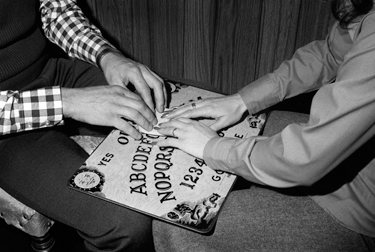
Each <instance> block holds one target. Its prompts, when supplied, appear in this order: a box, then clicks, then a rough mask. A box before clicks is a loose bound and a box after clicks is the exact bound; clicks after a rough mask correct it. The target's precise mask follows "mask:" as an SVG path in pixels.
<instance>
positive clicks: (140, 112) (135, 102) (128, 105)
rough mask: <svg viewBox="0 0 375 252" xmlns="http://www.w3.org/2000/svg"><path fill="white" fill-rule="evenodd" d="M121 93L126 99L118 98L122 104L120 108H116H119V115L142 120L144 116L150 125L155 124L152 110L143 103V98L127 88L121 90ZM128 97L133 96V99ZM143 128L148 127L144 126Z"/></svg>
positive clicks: (155, 119)
mask: <svg viewBox="0 0 375 252" xmlns="http://www.w3.org/2000/svg"><path fill="white" fill-rule="evenodd" d="M122 94H123V95H124V96H125V97H126V98H127V99H119V101H118V102H119V104H120V105H121V106H122V108H118V109H120V110H119V111H120V112H118V114H119V115H120V116H125V117H126V118H129V119H130V120H133V121H137V120H142V119H143V118H144V119H146V120H147V121H148V123H150V124H152V125H156V124H157V118H156V116H155V114H154V112H153V111H151V109H150V108H149V107H148V106H147V105H146V104H145V102H144V101H143V99H141V98H140V97H139V96H138V95H136V94H134V93H133V92H130V91H128V90H123V92H122ZM129 97H134V99H133V98H129ZM129 109H130V110H129ZM139 116H140V117H139ZM138 117H139V118H138ZM142 125H144V124H142ZM144 129H149V127H146V128H144Z"/></svg>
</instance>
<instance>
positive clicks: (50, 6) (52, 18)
mask: <svg viewBox="0 0 375 252" xmlns="http://www.w3.org/2000/svg"><path fill="white" fill-rule="evenodd" d="M76 2H77V1H76V0H59V1H57V0H40V12H41V16H42V23H43V26H42V28H43V30H44V33H45V35H46V36H47V38H48V39H49V40H50V41H52V42H53V43H55V44H57V45H58V46H60V47H61V48H62V49H63V50H64V51H65V52H66V53H67V54H68V55H69V56H70V57H73V58H78V59H81V60H84V61H86V62H89V63H91V64H93V65H96V56H97V54H98V52H99V50H100V48H101V47H102V46H110V47H113V46H112V45H111V44H110V43H109V42H108V41H107V40H105V39H104V38H103V36H102V35H101V32H100V30H99V29H98V28H97V27H95V26H94V25H93V24H91V23H90V22H89V21H88V20H87V18H86V17H85V16H84V14H83V13H82V10H81V9H80V8H79V7H78V6H77V3H76Z"/></svg>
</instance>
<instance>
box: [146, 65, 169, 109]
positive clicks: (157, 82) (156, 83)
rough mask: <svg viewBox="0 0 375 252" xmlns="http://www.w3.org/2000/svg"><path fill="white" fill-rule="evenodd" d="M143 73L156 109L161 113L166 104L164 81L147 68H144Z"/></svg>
mask: <svg viewBox="0 0 375 252" xmlns="http://www.w3.org/2000/svg"><path fill="white" fill-rule="evenodd" d="M144 71H146V72H144V73H143V74H144V76H145V79H146V81H147V84H148V86H149V87H150V88H151V89H152V90H153V92H154V98H155V103H156V109H157V111H159V112H160V113H162V112H163V111H164V108H165V106H166V102H167V90H166V88H165V85H164V81H163V80H162V79H161V78H160V77H159V76H157V75H156V74H155V73H153V72H152V71H151V70H149V69H148V68H145V70H144Z"/></svg>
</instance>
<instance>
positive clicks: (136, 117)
mask: <svg viewBox="0 0 375 252" xmlns="http://www.w3.org/2000/svg"><path fill="white" fill-rule="evenodd" d="M117 118H124V119H127V120H130V121H133V122H134V123H135V124H137V125H139V126H141V127H142V128H144V129H145V130H147V131H150V130H152V129H153V124H151V123H150V122H149V121H148V120H147V119H146V118H145V117H144V116H143V115H142V114H141V113H140V112H139V111H137V110H134V109H131V108H128V109H126V110H123V111H122V113H120V114H118V116H117Z"/></svg>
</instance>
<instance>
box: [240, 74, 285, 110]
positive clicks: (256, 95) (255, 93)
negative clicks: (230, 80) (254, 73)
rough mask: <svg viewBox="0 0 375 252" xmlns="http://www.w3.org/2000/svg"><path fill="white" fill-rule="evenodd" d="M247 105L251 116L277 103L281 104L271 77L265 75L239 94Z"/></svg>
mask: <svg viewBox="0 0 375 252" xmlns="http://www.w3.org/2000/svg"><path fill="white" fill-rule="evenodd" d="M238 93H239V94H240V96H241V98H242V100H243V101H244V103H245V104H246V107H247V109H248V111H249V113H250V114H256V113H258V112H259V111H262V110H264V109H266V108H268V107H270V106H272V105H275V104H276V103H278V102H280V99H279V98H278V95H277V93H278V92H277V91H276V90H275V86H274V85H273V83H272V81H271V79H270V78H269V75H265V76H263V77H261V78H259V79H257V80H256V81H254V82H252V83H250V84H248V85H247V86H245V87H243V88H242V89H241V90H240V91H239V92H238Z"/></svg>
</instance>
